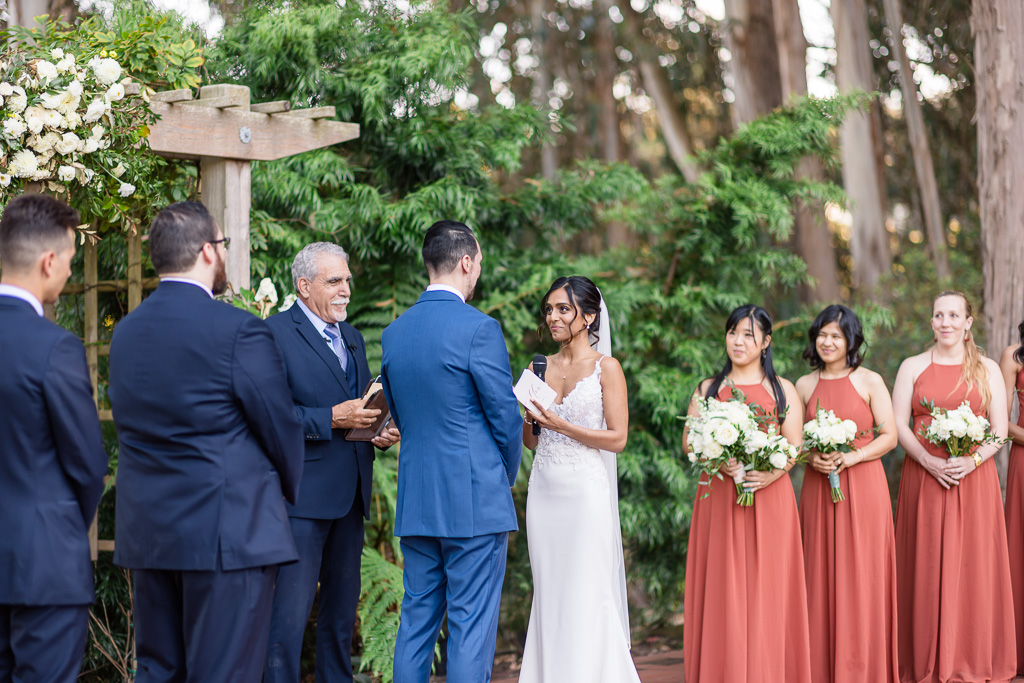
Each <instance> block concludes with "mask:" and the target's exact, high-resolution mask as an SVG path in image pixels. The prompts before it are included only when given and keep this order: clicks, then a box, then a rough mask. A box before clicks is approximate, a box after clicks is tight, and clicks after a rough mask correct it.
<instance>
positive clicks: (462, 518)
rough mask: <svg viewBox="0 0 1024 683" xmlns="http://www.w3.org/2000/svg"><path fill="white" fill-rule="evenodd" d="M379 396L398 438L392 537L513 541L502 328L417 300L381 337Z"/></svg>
mask: <svg viewBox="0 0 1024 683" xmlns="http://www.w3.org/2000/svg"><path fill="white" fill-rule="evenodd" d="M382 341H383V345H384V359H383V363H382V364H381V374H382V376H383V380H384V394H385V397H386V398H387V401H388V405H389V406H390V408H391V414H392V417H393V418H394V420H395V424H396V425H397V426H398V429H399V430H400V431H401V432H402V447H401V452H400V455H399V466H398V509H397V513H396V519H395V535H396V536H436V537H448V538H468V537H472V536H480V535H483V534H493V533H499V532H503V531H514V530H516V529H517V528H518V526H517V524H516V511H515V505H514V504H513V502H512V492H511V490H510V487H511V486H512V484H514V483H515V479H516V474H517V473H518V471H519V460H520V458H521V457H522V453H523V449H522V432H521V427H520V424H521V422H522V418H521V417H520V415H519V405H518V403H517V402H516V399H515V396H514V395H513V394H512V373H511V372H510V370H509V362H508V349H507V347H506V346H505V339H504V337H503V336H502V333H501V326H500V325H499V324H498V322H497V321H496V320H494V319H493V318H490V317H488V316H486V315H484V314H483V313H481V312H480V311H478V310H476V309H475V308H473V307H472V306H467V305H466V304H464V303H463V302H462V300H460V299H459V298H458V297H457V296H455V295H454V294H452V293H450V292H442V291H434V292H424V293H423V295H422V296H420V298H419V301H417V302H416V304H415V305H413V306H412V307H411V308H410V309H409V310H408V311H406V312H405V313H403V314H402V315H401V316H400V317H399V318H398V320H396V321H395V322H393V323H391V325H389V326H388V328H387V329H386V330H384V336H383V339H382Z"/></svg>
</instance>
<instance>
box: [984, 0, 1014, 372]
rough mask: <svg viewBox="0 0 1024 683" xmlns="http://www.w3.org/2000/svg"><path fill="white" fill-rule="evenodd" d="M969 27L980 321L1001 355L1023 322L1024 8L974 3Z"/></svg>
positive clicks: (999, 0) (996, 0)
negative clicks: (982, 284)
mask: <svg viewBox="0 0 1024 683" xmlns="http://www.w3.org/2000/svg"><path fill="white" fill-rule="evenodd" d="M971 25H972V27H973V28H974V35H975V44H974V56H975V65H976V67H975V69H976V72H977V86H976V87H977V92H978V195H979V199H980V217H981V248H982V259H983V266H982V270H983V274H984V279H985V295H984V296H985V322H986V326H987V328H988V329H987V335H988V336H987V343H988V346H989V350H990V352H992V353H995V354H998V353H999V350H1000V349H1001V348H1003V347H1004V346H1006V345H1009V344H1011V343H1013V342H1014V341H1015V339H1014V332H1015V328H1016V325H1017V323H1019V322H1020V320H1021V317H1024V193H1022V192H1020V188H1021V187H1024V76H1022V74H1021V70H1020V65H1021V64H1024V4H1022V3H1021V2H1020V0H975V2H974V10H973V16H972V18H971Z"/></svg>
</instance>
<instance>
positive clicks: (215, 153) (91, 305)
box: [64, 85, 359, 560]
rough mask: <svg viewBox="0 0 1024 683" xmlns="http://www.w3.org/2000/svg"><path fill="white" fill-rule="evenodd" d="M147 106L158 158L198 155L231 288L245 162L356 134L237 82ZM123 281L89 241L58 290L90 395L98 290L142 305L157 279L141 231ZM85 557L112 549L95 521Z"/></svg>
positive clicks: (244, 203)
mask: <svg viewBox="0 0 1024 683" xmlns="http://www.w3.org/2000/svg"><path fill="white" fill-rule="evenodd" d="M152 108H153V111H154V112H156V113H157V114H159V115H160V117H161V118H160V120H159V121H158V122H157V123H156V124H154V125H153V126H151V128H150V135H149V144H150V147H151V148H152V150H153V151H154V152H156V153H157V154H160V155H161V156H164V157H168V158H177V159H194V160H198V161H199V179H200V194H201V200H202V202H203V204H205V205H206V207H207V209H209V210H210V213H211V214H213V216H214V218H215V219H216V220H217V223H218V224H219V225H220V226H221V229H222V230H223V231H224V235H225V236H226V237H230V238H231V241H232V243H233V247H232V248H231V249H230V250H228V252H227V275H228V282H229V283H230V284H231V286H232V287H233V288H234V290H235V291H238V290H239V289H242V288H248V287H249V286H250V280H249V210H250V207H251V205H252V198H251V194H250V178H251V175H250V163H251V162H253V161H272V160H274V159H283V158H285V157H289V156H292V155H295V154H300V153H302V152H308V151H310V150H314V149H319V148H321V147H328V146H330V145H334V144H337V143H340V142H345V141H347V140H352V139H354V138H357V137H359V126H358V125H356V124H353V123H343V122H339V121H331V120H329V119H332V118H333V117H334V115H335V111H334V107H313V108H310V109H296V110H292V109H291V108H290V105H289V103H288V102H287V101H278V102H265V103H260V104H252V103H250V101H249V88H247V87H245V86H240V85H208V86H204V87H202V88H200V91H199V98H198V99H193V97H192V91H191V90H171V91H164V92H158V93H155V94H154V95H153V97H152ZM127 239H128V268H127V279H126V280H106V281H100V280H99V279H98V272H97V256H96V246H95V245H93V244H92V243H87V244H86V245H85V246H84V248H83V260H84V265H85V273H84V278H83V279H84V281H83V283H81V284H77V283H75V284H71V285H68V287H66V288H65V290H64V293H65V294H83V295H84V297H85V301H84V334H85V339H84V341H85V348H86V357H87V359H88V362H89V375H90V379H91V380H92V385H93V396H94V398H95V397H96V396H97V392H96V387H97V382H98V379H99V357H100V355H106V354H107V353H109V351H110V346H109V345H108V344H102V345H101V344H100V341H99V302H98V296H97V295H98V293H99V292H101V291H126V292H127V294H128V311H129V312H131V311H132V310H134V309H135V307H136V306H138V305H139V304H140V303H142V293H143V290H144V289H153V288H155V287H156V285H157V284H158V282H159V280H158V279H157V278H149V279H146V280H144V279H143V277H142V275H143V272H142V235H141V234H140V233H136V234H134V235H128V237H127ZM97 407H98V408H99V409H100V410H99V413H100V419H102V420H111V419H112V416H111V411H110V410H109V409H105V408H104V407H103V406H101V405H99V404H98V405H97ZM90 546H91V548H92V554H93V559H94V560H95V559H96V555H97V551H98V550H113V549H114V542H113V541H112V540H98V538H97V526H96V523H95V522H94V523H93V525H92V528H91V529H90Z"/></svg>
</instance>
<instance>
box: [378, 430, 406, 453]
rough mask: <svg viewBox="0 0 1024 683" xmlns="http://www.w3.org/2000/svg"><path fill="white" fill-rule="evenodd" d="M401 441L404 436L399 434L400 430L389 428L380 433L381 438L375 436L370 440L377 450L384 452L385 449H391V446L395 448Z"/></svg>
mask: <svg viewBox="0 0 1024 683" xmlns="http://www.w3.org/2000/svg"><path fill="white" fill-rule="evenodd" d="M401 440H402V435H401V434H400V433H399V432H398V430H397V429H396V428H394V427H388V428H387V429H385V430H384V431H383V432H381V433H380V436H375V437H373V438H372V439H370V443H372V444H373V445H374V446H376V447H377V448H379V449H381V450H384V449H385V448H390V447H391V446H394V445H395V444H396V443H398V442H399V441H401Z"/></svg>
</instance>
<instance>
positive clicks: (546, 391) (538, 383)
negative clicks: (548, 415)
mask: <svg viewBox="0 0 1024 683" xmlns="http://www.w3.org/2000/svg"><path fill="white" fill-rule="evenodd" d="M512 393H513V394H515V396H516V398H517V399H518V400H519V402H520V403H522V404H523V406H525V407H526V409H527V410H532V411H533V412H535V413H539V412H540V410H538V408H537V406H540V407H541V408H543V409H544V410H547V409H548V408H549V407H550V406H551V404H552V403H554V401H555V397H556V396H557V395H558V394H557V392H555V390H554V389H552V388H551V387H549V386H548V385H547V383H545V382H544V380H542V379H541V378H540V377H538V376H537V375H536V374H535V373H534V372H533V371H532V370H530V369H529V368H527V369H525V370H523V374H522V376H521V377H520V378H519V381H518V382H516V385H515V386H514V387H513V388H512Z"/></svg>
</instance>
